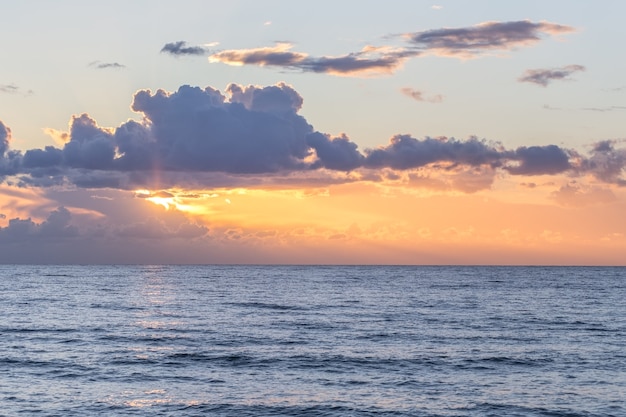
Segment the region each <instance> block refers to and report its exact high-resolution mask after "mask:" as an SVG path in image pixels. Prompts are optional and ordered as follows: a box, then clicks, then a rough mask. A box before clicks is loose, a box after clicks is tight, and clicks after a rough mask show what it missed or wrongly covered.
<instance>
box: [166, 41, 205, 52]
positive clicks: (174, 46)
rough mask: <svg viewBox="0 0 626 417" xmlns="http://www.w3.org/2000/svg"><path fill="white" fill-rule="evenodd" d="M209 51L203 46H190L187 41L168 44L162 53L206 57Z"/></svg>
mask: <svg viewBox="0 0 626 417" xmlns="http://www.w3.org/2000/svg"><path fill="white" fill-rule="evenodd" d="M206 52H207V50H206V49H205V48H204V47H202V46H188V45H187V42H185V41H178V42H170V43H166V44H165V45H164V46H163V48H161V53H167V54H170V55H174V56H182V55H204V54H205V53H206Z"/></svg>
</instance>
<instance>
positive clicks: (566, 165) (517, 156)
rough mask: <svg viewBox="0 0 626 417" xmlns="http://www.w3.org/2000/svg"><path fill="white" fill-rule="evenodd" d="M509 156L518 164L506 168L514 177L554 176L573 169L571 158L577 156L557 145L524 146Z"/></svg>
mask: <svg viewBox="0 0 626 417" xmlns="http://www.w3.org/2000/svg"><path fill="white" fill-rule="evenodd" d="M507 156H508V158H509V159H510V160H511V161H514V162H516V163H517V164H515V165H509V166H505V167H504V169H506V170H507V171H508V172H509V173H511V174H513V175H553V174H560V173H562V172H565V171H568V170H570V169H572V168H573V167H572V165H571V164H570V156H576V154H575V153H573V152H572V151H568V150H565V149H562V148H560V147H558V146H556V145H547V146H529V147H526V146H522V147H519V148H517V149H516V150H515V151H514V152H511V153H508V155H507Z"/></svg>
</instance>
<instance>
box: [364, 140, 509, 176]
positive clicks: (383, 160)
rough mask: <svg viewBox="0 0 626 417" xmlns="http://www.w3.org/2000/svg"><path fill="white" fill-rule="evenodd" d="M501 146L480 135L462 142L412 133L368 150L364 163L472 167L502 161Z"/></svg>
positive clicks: (380, 165)
mask: <svg viewBox="0 0 626 417" xmlns="http://www.w3.org/2000/svg"><path fill="white" fill-rule="evenodd" d="M502 155H503V154H502V151H501V150H500V149H499V146H497V145H494V144H489V143H487V142H485V141H481V140H479V139H477V138H470V139H469V140H467V141H459V140H456V139H454V138H451V139H448V138H425V139H423V140H419V139H416V138H413V137H411V136H409V135H397V136H394V137H392V138H391V140H390V142H389V144H388V145H387V146H381V147H379V148H377V149H370V150H366V156H365V161H364V166H365V167H368V168H384V167H388V168H393V169H399V170H404V169H412V168H418V167H423V166H426V165H428V164H433V163H449V164H453V165H455V164H462V165H468V166H480V165H493V166H498V165H500V164H501V160H502Z"/></svg>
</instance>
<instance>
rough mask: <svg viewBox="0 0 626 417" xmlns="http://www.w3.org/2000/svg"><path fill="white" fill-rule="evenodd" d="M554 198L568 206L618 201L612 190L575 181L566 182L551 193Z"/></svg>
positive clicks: (584, 205)
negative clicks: (583, 184)
mask: <svg viewBox="0 0 626 417" xmlns="http://www.w3.org/2000/svg"><path fill="white" fill-rule="evenodd" d="M551 197H552V199H554V200H555V201H556V202H557V203H559V204H561V205H563V206H567V207H586V206H591V205H598V204H610V203H614V202H616V201H617V197H616V196H615V194H614V193H613V192H612V191H611V190H607V189H604V188H600V187H594V186H591V187H589V186H582V185H580V184H577V183H575V182H572V183H570V184H566V185H564V186H562V187H561V188H559V189H558V190H557V191H554V192H553V193H552V194H551Z"/></svg>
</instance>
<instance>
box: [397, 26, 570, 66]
mask: <svg viewBox="0 0 626 417" xmlns="http://www.w3.org/2000/svg"><path fill="white" fill-rule="evenodd" d="M573 31H574V28H573V27H571V26H565V25H559V24H556V23H550V22H538V23H536V22H531V21H530V20H520V21H514V22H483V23H479V24H477V25H475V26H471V27H462V28H443V29H433V30H427V31H422V32H414V33H407V34H405V35H404V36H405V37H406V39H408V41H409V42H410V43H411V44H413V45H414V46H415V47H417V48H419V49H422V50H424V51H427V52H429V53H431V54H434V55H440V56H452V57H460V58H474V57H477V56H479V55H482V54H485V53H488V52H492V51H509V50H513V49H516V48H520V47H525V46H530V45H533V44H535V43H537V42H539V41H540V40H541V39H542V38H543V37H546V36H548V35H550V36H553V35H560V34H565V33H570V32H573Z"/></svg>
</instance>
